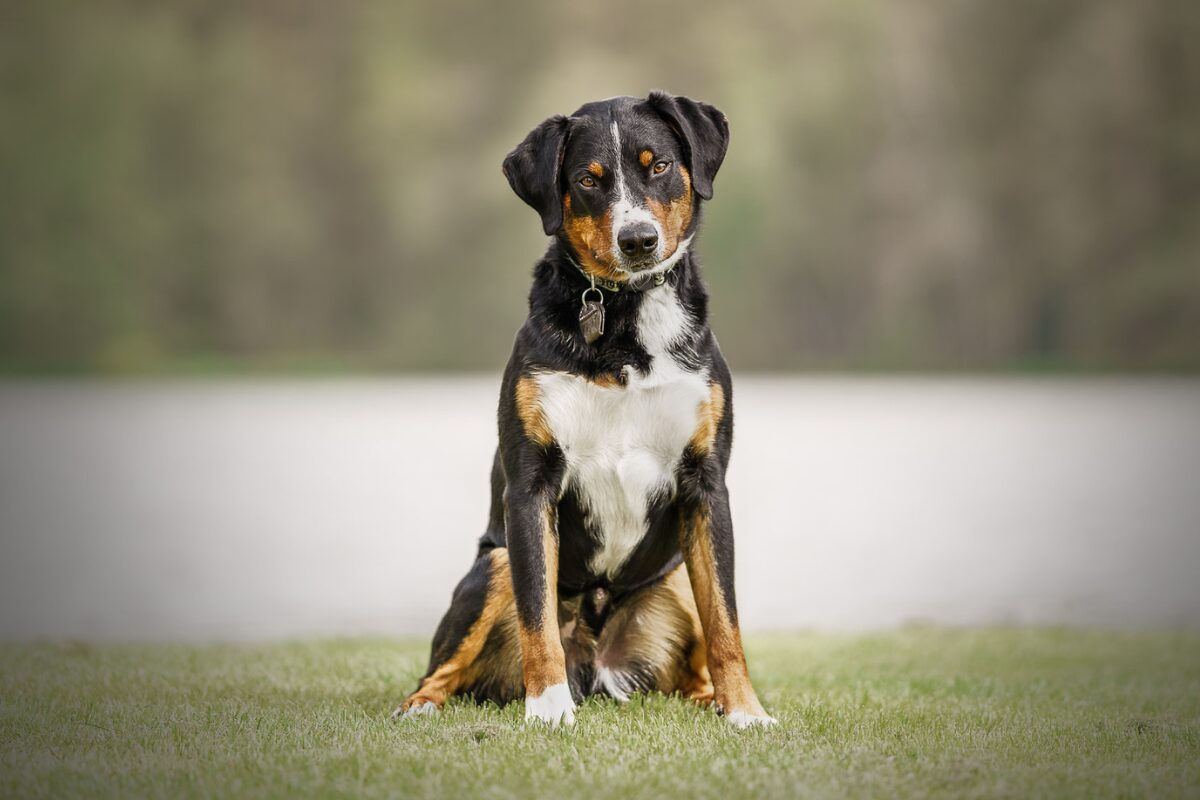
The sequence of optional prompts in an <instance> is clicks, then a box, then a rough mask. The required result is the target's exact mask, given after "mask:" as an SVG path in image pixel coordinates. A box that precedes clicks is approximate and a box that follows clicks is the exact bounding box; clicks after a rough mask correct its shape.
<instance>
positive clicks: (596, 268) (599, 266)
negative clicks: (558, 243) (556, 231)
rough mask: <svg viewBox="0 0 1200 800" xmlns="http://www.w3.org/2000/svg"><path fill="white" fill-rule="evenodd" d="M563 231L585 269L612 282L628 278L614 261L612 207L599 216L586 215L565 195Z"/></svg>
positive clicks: (568, 195)
mask: <svg viewBox="0 0 1200 800" xmlns="http://www.w3.org/2000/svg"><path fill="white" fill-rule="evenodd" d="M563 230H565V231H566V233H567V241H569V242H570V243H571V247H572V248H574V250H575V252H576V253H578V254H579V259H580V266H581V267H582V268H583V270H584V272H588V273H591V274H593V275H595V276H596V277H598V278H607V279H608V280H611V281H625V280H628V276H627V275H622V274H621V273H620V272H618V271H617V269H616V267H614V266H613V264H612V255H611V254H612V252H613V241H612V210H611V209H605V211H604V213H603V214H602V215H600V217H599V218H598V219H597V218H595V217H589V216H587V215H580V216H576V215H575V213H574V211H572V210H571V195H570V194H565V195H563Z"/></svg>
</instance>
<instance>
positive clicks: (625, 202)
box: [612, 122, 666, 264]
mask: <svg viewBox="0 0 1200 800" xmlns="http://www.w3.org/2000/svg"><path fill="white" fill-rule="evenodd" d="M612 138H613V152H614V153H615V154H616V155H615V163H616V170H617V202H615V203H613V207H612V248H613V252H612V257H613V260H614V261H616V262H617V263H618V264H620V263H621V262H622V261H623V258H622V254H621V247H620V245H618V244H617V236H618V235H619V234H620V233H621V228H624V227H625V226H626V225H630V224H633V223H635V222H649V223H650V224H651V225H653V226H654V230H655V232H657V233H658V248H657V249H656V250H655V252H654V258H655V260H657V261H661V260H662V257H663V250H664V249H665V248H666V237H665V236H663V230H662V226H661V225H659V224H658V220H657V219H656V218H655V216H654V215H653V214H651V213H650V210H649V209H647V208H646V207H645V206H644V205H642V204H641V203H635V202H633V200H631V199H630V194H629V186H628V185H626V183H625V171H624V170H623V169H622V168H621V160H622V156H621V131H620V130H619V129H618V127H617V123H615V122H614V123H613V124H612Z"/></svg>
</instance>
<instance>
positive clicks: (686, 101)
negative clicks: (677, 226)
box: [646, 92, 729, 200]
mask: <svg viewBox="0 0 1200 800" xmlns="http://www.w3.org/2000/svg"><path fill="white" fill-rule="evenodd" d="M646 102H647V103H649V104H650V107H651V108H652V109H654V111H655V112H656V113H657V114H658V115H659V116H661V117H662V118H663V120H665V121H666V123H667V124H668V125H670V126H671V127H672V128H673V129H674V130H675V134H676V135H677V136H679V140H680V141H681V142H683V148H684V151H685V154H686V156H687V159H688V169H689V170H691V173H692V188H694V189H695V190H696V194H698V195H700V196H701V197H702V198H704V199H705V200H711V199H712V195H713V187H712V182H713V178H715V177H716V176H717V170H718V169H720V168H721V162H722V161H724V160H725V151H726V150H727V149H729V122H728V120H726V119H725V115H724V114H722V113H721V112H720V111H718V110H717V109H716V108H714V107H712V106H710V105H709V104H708V103H700V102H697V101H696V100H693V99H692V98H690V97H675V96H674V95H670V94H667V93H666V92H651V93H650V96H649V97H648V98H646Z"/></svg>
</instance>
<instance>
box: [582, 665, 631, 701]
mask: <svg viewBox="0 0 1200 800" xmlns="http://www.w3.org/2000/svg"><path fill="white" fill-rule="evenodd" d="M592 688H593V690H598V689H603V690H604V691H606V692H608V694H609V696H610V697H612V698H613V699H615V700H617V701H619V702H621V703H626V702H628V701H629V693H630V692H631V691H633V682H632V681H631V680H630V679H629V677H628V676H627V675H625V674H624V673H622V672H619V671H617V670H614V669H609V668H608V667H602V666H600V665H599V664H597V665H596V677H595V678H594V679H593V681H592Z"/></svg>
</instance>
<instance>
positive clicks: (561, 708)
mask: <svg viewBox="0 0 1200 800" xmlns="http://www.w3.org/2000/svg"><path fill="white" fill-rule="evenodd" d="M531 720H537V721H539V722H545V723H548V724H549V725H550V727H551V728H557V727H558V726H559V724H560V723H561V724H563V725H574V724H575V701H574V700H572V699H571V690H570V688H569V687H568V686H567V685H566V684H565V683H556V684H554V685H553V686H548V687H546V690H545V691H544V692H542V693H541V694H540V695H538V696H537V697H529V696H526V697H525V721H526V722H530V721H531Z"/></svg>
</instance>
